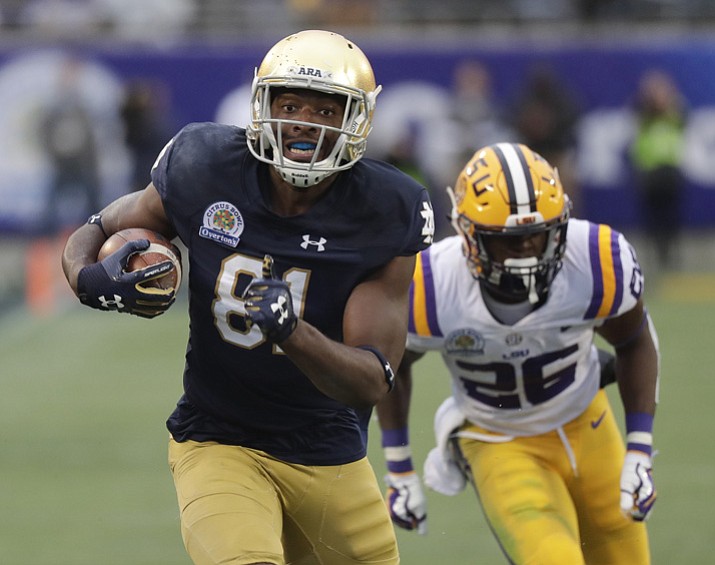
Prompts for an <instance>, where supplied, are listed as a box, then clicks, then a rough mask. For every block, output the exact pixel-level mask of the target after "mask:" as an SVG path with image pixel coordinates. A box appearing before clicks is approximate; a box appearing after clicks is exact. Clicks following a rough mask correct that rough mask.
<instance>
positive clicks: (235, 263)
mask: <svg viewBox="0 0 715 565" xmlns="http://www.w3.org/2000/svg"><path fill="white" fill-rule="evenodd" d="M379 91H380V87H379V86H376V84H375V79H374V76H373V72H372V68H371V66H370V63H369V61H368V60H367V58H366V57H365V55H364V54H363V53H362V51H361V50H360V49H359V48H358V47H357V45H355V44H354V43H352V42H351V41H349V40H347V39H346V38H344V37H342V36H340V35H338V34H335V33H331V32H326V31H319V30H310V31H304V32H300V33H296V34H294V35H291V36H289V37H287V38H285V39H283V40H281V41H279V42H278V43H277V44H276V45H275V46H274V47H273V48H272V49H271V50H270V51H269V52H268V54H267V55H266V57H265V58H264V60H263V62H262V63H261V65H260V67H259V68H258V69H257V71H256V75H255V79H254V82H253V93H252V100H251V122H250V124H248V126H247V128H246V129H243V128H239V127H232V126H225V125H218V124H214V123H202V124H191V125H188V126H186V127H185V128H184V129H182V130H181V131H180V132H179V133H178V134H177V135H176V136H175V137H174V138H173V139H172V140H171V141H170V142H169V143H168V144H167V146H166V147H165V149H164V150H163V151H162V152H161V154H160V155H159V157H158V159H157V161H156V164H155V165H154V167H153V169H152V182H151V184H150V185H149V186H148V187H147V188H146V189H145V190H143V191H140V192H137V193H132V194H129V195H126V196H124V197H122V198H120V199H118V200H117V201H115V202H113V203H112V204H110V205H109V206H107V207H106V208H105V209H104V210H102V211H101V212H99V213H98V214H96V215H94V216H93V217H92V218H90V220H89V222H88V223H87V224H86V225H84V226H82V227H80V228H79V229H78V230H77V231H76V232H75V233H74V234H73V235H72V236H71V237H70V239H69V240H68V242H67V246H66V248H65V250H64V254H63V266H64V269H65V273H66V276H67V279H68V281H69V283H70V285H71V287H72V289H73V290H74V291H75V292H76V294H77V296H78V297H79V299H80V301H81V302H82V303H83V304H86V305H88V306H90V307H93V308H98V309H101V310H113V311H119V312H128V313H130V314H136V315H139V316H143V317H153V316H155V315H159V314H161V313H162V312H164V311H165V310H166V309H167V308H168V307H169V306H170V305H171V303H172V302H173V301H174V292H173V291H172V290H171V289H169V290H167V291H160V290H157V289H149V290H148V289H147V288H145V287H144V286H143V285H142V283H143V282H145V281H146V280H149V279H152V278H153V277H156V276H159V275H161V274H162V273H163V272H164V269H166V268H170V265H168V264H167V265H163V264H159V265H156V266H153V267H151V268H146V269H144V270H140V271H135V272H131V273H126V272H124V269H123V268H124V267H125V266H126V263H127V260H128V258H129V256H131V255H132V254H133V253H136V252H138V251H140V250H142V249H144V248H146V246H147V245H148V242H147V241H144V240H140V241H139V242H129V243H127V244H126V245H125V246H124V247H123V248H122V249H120V250H119V251H117V252H116V253H114V254H113V255H110V256H109V257H107V258H106V259H104V260H103V261H101V262H96V258H97V252H98V250H99V248H100V246H101V245H102V243H103V242H104V241H105V240H106V238H107V237H108V236H109V235H111V234H113V233H115V232H117V231H119V230H121V229H124V228H129V227H143V228H148V229H152V230H155V231H158V232H160V233H162V234H164V235H166V236H168V237H172V238H173V237H178V238H179V239H180V240H181V241H182V242H183V243H184V245H185V246H186V248H187V249H188V262H189V275H188V276H189V314H190V336H189V343H188V347H187V351H186V364H185V370H184V394H183V396H182V397H181V398H180V400H179V402H178V403H177V406H176V409H175V411H174V412H173V413H172V414H171V416H170V417H169V419H168V422H167V425H168V428H169V431H170V433H171V438H170V445H169V460H170V467H171V471H172V474H173V477H174V482H175V485H176V490H177V495H178V501H179V507H180V511H181V529H182V536H183V539H184V543H185V546H186V549H187V552H188V553H189V555H190V556H191V558H192V559H193V561H194V562H195V563H197V564H202V565H203V564H209V563H235V564H274V565H276V564H284V563H293V564H298V563H299V564H305V565H307V564H316V565H317V564H325V563H329V564H331V565H342V564H345V565H347V564H355V563H384V564H396V563H398V562H399V557H398V550H397V546H396V541H395V535H394V530H393V528H392V524H391V522H390V517H389V515H388V512H387V510H386V507H385V504H384V501H383V499H382V495H381V492H380V487H379V484H378V482H377V480H376V478H375V475H374V472H373V471H372V468H371V467H370V465H369V463H368V461H367V459H366V438H367V426H368V420H369V417H370V413H371V410H372V407H373V406H374V405H375V404H376V403H377V402H378V401H380V400H381V399H382V398H383V397H384V396H385V395H386V394H387V393H388V392H389V391H390V390H391V388H392V384H393V377H394V375H393V372H392V368H391V365H395V364H397V363H399V361H400V359H401V357H402V354H403V351H404V345H405V337H406V333H407V326H406V320H407V312H408V289H409V285H410V281H411V277H412V273H413V270H414V266H415V256H416V254H417V253H418V252H419V251H420V250H422V249H425V248H426V247H427V246H429V245H430V243H431V241H432V237H433V232H434V220H433V216H432V208H431V205H430V202H429V198H428V195H427V191H426V190H425V188H424V187H422V186H420V185H418V184H417V183H415V182H414V181H413V180H411V179H410V178H409V177H408V176H406V175H405V174H403V173H401V172H399V171H398V170H397V169H395V168H393V167H391V166H389V165H387V164H385V163H382V162H378V161H375V160H371V159H367V158H365V159H362V157H363V154H364V152H365V144H366V140H367V137H368V133H369V132H370V129H371V121H372V116H373V111H374V108H375V98H376V96H377V94H378V92H379Z"/></svg>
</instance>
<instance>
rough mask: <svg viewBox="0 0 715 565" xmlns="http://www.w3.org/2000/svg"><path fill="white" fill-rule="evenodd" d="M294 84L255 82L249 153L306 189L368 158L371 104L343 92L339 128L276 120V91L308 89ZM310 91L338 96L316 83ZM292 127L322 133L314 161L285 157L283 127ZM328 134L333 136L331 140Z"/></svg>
mask: <svg viewBox="0 0 715 565" xmlns="http://www.w3.org/2000/svg"><path fill="white" fill-rule="evenodd" d="M294 82H296V81H294V80H291V79H289V78H288V77H282V78H280V77H279V78H278V79H275V77H273V78H271V80H270V81H266V80H262V79H260V78H259V77H256V78H255V79H254V87H253V98H252V101H251V108H252V115H253V120H252V123H251V125H250V126H249V129H248V135H249V140H251V141H253V143H249V149H250V150H251V152H252V153H253V154H254V155H255V156H256V158H258V159H259V160H260V161H263V162H264V163H269V164H272V165H273V166H274V167H275V168H276V170H277V171H278V172H279V174H280V175H281V177H282V178H283V180H285V181H286V182H289V183H290V184H292V185H294V186H296V187H299V188H303V187H309V186H313V185H314V184H317V183H319V182H320V181H322V180H323V179H324V178H326V177H328V176H330V175H332V174H333V173H336V172H338V171H343V170H345V169H349V168H350V167H352V166H353V165H354V164H355V163H356V162H357V161H358V160H359V159H360V158H361V157H362V156H363V155H364V154H365V149H366V146H367V134H368V133H369V132H370V129H371V126H369V123H368V122H367V117H366V108H367V107H368V106H369V105H370V102H368V101H367V100H366V96H364V95H363V94H362V93H360V92H358V91H356V90H354V89H353V90H352V91H349V89H341V90H344V91H345V92H340V93H339V94H340V95H342V97H344V99H345V102H344V107H345V112H344V115H343V121H342V124H341V126H340V127H332V126H328V125H324V124H317V123H312V122H301V121H297V120H290V119H280V118H273V117H272V116H271V101H272V100H273V97H274V96H275V91H276V90H277V89H279V88H281V89H283V88H296V89H298V88H305V89H307V88H308V86H307V85H306V84H302V85H297V86H293V85H292V83H294ZM276 83H277V84H276ZM288 85H290V86H288ZM309 89H310V90H317V91H320V92H324V93H325V94H330V95H335V94H336V92H335V90H336V89H335V88H320V87H319V85H317V84H315V83H314V82H313V83H312V84H311V86H310V88H309ZM372 105H374V102H372ZM291 125H301V126H305V127H311V128H316V129H319V130H320V135H319V136H318V139H317V141H316V147H315V151H314V154H313V157H312V159H311V160H310V161H308V162H300V161H295V160H291V159H288V158H287V157H285V156H284V154H283V149H282V148H283V129H284V126H291ZM366 126H367V128H368V129H366ZM329 133H332V134H334V135H333V136H331V135H329ZM331 137H333V138H335V137H336V139H335V143H334V144H333V147H332V149H331V150H330V153H329V154H328V155H327V156H325V157H324V158H322V159H321V158H320V157H321V155H322V154H323V149H324V144H326V143H330V138H331Z"/></svg>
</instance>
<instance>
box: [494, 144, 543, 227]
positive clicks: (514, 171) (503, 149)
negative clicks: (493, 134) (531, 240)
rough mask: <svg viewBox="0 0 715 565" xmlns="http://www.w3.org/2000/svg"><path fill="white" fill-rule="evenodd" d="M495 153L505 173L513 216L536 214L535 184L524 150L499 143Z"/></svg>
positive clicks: (512, 145)
mask: <svg viewBox="0 0 715 565" xmlns="http://www.w3.org/2000/svg"><path fill="white" fill-rule="evenodd" d="M494 153H495V154H496V156H497V158H498V159H499V163H500V165H501V169H502V171H504V178H505V180H506V185H507V190H508V191H509V206H510V207H511V214H530V213H532V212H536V194H535V192H534V182H533V180H532V178H531V172H530V170H529V165H528V163H527V161H526V155H524V151H523V150H522V148H521V147H519V146H518V145H516V144H513V143H497V144H496V145H494Z"/></svg>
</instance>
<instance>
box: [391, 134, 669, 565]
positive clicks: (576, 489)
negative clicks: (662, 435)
mask: <svg viewBox="0 0 715 565" xmlns="http://www.w3.org/2000/svg"><path fill="white" fill-rule="evenodd" d="M450 195H451V196H452V201H453V212H452V219H453V223H454V227H455V229H456V232H457V234H456V235H454V236H452V237H448V238H445V239H443V240H441V241H439V242H437V243H435V244H434V245H432V246H431V247H430V248H428V249H426V250H425V251H423V252H421V253H420V254H419V256H418V259H417V265H416V268H415V274H414V280H413V286H412V288H411V292H410V294H411V300H410V317H409V323H408V328H409V329H408V343H407V351H406V352H405V355H404V358H403V360H402V363H401V364H400V366H399V368H398V371H397V378H396V386H395V390H394V392H393V393H392V394H391V395H389V396H388V397H386V398H385V399H384V400H383V401H382V402H381V403H380V404H379V405H378V408H377V412H378V415H379V420H380V425H381V428H382V443H383V446H384V452H385V457H386V460H387V468H388V481H389V484H390V490H389V493H388V498H389V504H390V511H391V513H392V515H393V519H394V521H395V522H396V523H397V524H398V525H399V526H402V527H404V528H405V529H411V530H417V531H418V532H419V531H421V532H424V531H425V530H426V519H427V514H426V504H425V497H424V493H423V491H422V487H421V484H420V480H419V477H418V475H417V473H416V472H415V470H414V468H413V463H412V459H411V453H410V447H409V431H408V430H409V428H408V416H409V400H410V391H411V387H412V365H413V363H414V362H415V361H417V360H418V359H419V358H420V357H421V356H422V355H423V354H424V353H426V352H427V351H438V352H439V353H440V354H441V356H442V358H443V360H444V362H445V365H446V366H447V369H448V371H449V374H450V376H451V382H452V395H451V396H450V397H449V398H448V399H447V400H446V401H445V402H444V403H443V404H442V405H441V406H440V408H439V409H438V411H437V414H436V416H435V422H434V426H435V434H436V443H437V447H435V448H434V449H433V450H431V451H430V453H429V454H428V456H427V460H426V462H425V466H424V477H423V478H424V482H425V483H426V484H427V485H428V486H430V487H431V488H432V489H434V490H435V491H437V492H440V493H443V494H447V495H454V494H457V493H459V492H461V491H462V489H463V488H464V487H465V485H466V484H467V483H469V482H471V484H472V486H473V487H474V489H475V490H476V492H477V495H478V498H479V502H480V504H481V507H482V509H483V511H484V514H485V516H486V519H487V521H488V523H489V525H490V527H491V530H492V532H493V533H494V535H495V537H496V539H497V541H498V543H499V546H500V547H501V548H502V550H503V552H504V554H505V556H506V559H507V561H508V563H513V564H523V565H526V564H529V565H560V564H563V565H576V564H585V563H588V564H605V563H608V564H609V565H635V564H636V563H637V564H639V565H645V564H647V563H649V562H650V555H649V547H648V534H647V531H646V528H645V524H644V520H645V519H646V518H647V517H648V516H649V514H650V512H651V510H652V508H653V504H654V503H655V499H656V491H655V486H654V481H653V476H652V461H651V455H652V445H653V436H652V432H653V430H652V428H653V417H654V414H655V409H656V401H657V393H658V366H659V352H658V342H657V336H656V333H655V329H654V327H653V324H652V322H651V319H650V317H649V315H648V312H647V310H646V308H645V305H644V301H643V274H642V272H641V269H640V266H639V264H638V260H637V258H636V254H635V251H634V250H633V248H632V247H631V245H630V244H629V243H628V241H627V240H626V239H625V238H624V237H623V235H622V234H620V233H618V232H617V231H615V230H613V229H612V228H611V227H609V226H607V225H603V224H595V223H591V222H588V221H585V220H579V219H575V218H570V217H569V216H570V211H569V203H568V198H567V197H566V195H565V194H564V192H563V188H562V186H561V182H560V180H559V177H558V174H557V172H556V170H555V169H554V168H552V167H551V165H550V164H549V163H548V162H546V161H545V160H544V159H543V158H542V157H541V156H540V155H538V154H537V153H535V152H533V151H532V150H530V149H529V148H528V147H526V146H524V145H521V144H513V143H498V144H495V145H491V146H488V147H484V148H482V149H480V150H478V151H477V152H476V153H475V154H474V155H473V157H472V158H471V159H470V160H469V162H468V163H467V164H466V165H465V167H464V169H463V170H462V172H461V173H460V175H459V177H458V179H457V183H456V185H455V187H454V190H450ZM596 334H599V335H600V336H601V337H603V338H604V339H605V340H606V342H608V343H609V344H611V345H612V346H613V351H614V355H615V378H616V380H617V383H618V388H619V391H620V396H621V400H622V403H623V408H624V412H625V428H626V430H625V431H626V445H625V446H624V442H623V440H622V437H621V434H620V432H619V429H618V425H617V424H616V418H615V417H614V414H613V410H612V408H611V406H610V404H609V400H608V397H607V395H606V392H605V390H603V384H604V380H603V377H604V374H607V373H608V371H605V372H604V371H603V369H602V366H601V364H602V362H600V361H599V357H600V356H599V352H598V350H597V349H596V346H595V345H594V337H595V335H596ZM603 359H607V357H603Z"/></svg>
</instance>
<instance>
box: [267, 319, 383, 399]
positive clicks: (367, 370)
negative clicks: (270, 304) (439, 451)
mask: <svg viewBox="0 0 715 565" xmlns="http://www.w3.org/2000/svg"><path fill="white" fill-rule="evenodd" d="M280 347H281V349H283V351H285V353H286V354H287V355H288V357H290V359H291V361H293V363H295V365H296V366H297V367H298V368H299V369H300V370H301V371H302V372H303V373H304V374H305V375H306V376H307V377H308V378H309V379H310V380H311V381H312V383H313V384H314V385H315V386H316V387H317V388H318V389H319V390H320V391H321V392H322V393H323V394H325V395H327V396H329V397H331V398H334V399H335V400H338V401H339V402H342V403H343V404H346V405H348V406H352V407H353V408H359V409H364V408H369V407H372V406H374V405H376V404H377V403H378V402H379V401H380V400H381V399H382V397H383V396H384V395H385V394H386V393H387V392H388V385H387V383H386V381H385V372H384V370H383V368H382V367H381V365H380V363H379V361H378V359H377V358H376V357H375V355H374V354H373V353H371V352H370V351H365V350H362V349H358V348H356V347H350V346H348V345H344V344H342V343H338V342H336V341H333V340H331V339H329V338H327V337H326V336H325V335H323V334H322V333H321V332H319V331H318V330H317V329H316V328H315V327H313V326H312V325H310V324H309V323H308V322H306V321H305V320H299V321H298V325H297V326H296V329H295V331H294V332H293V333H292V334H291V335H290V337H288V339H286V340H285V341H283V342H282V343H281V344H280Z"/></svg>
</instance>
